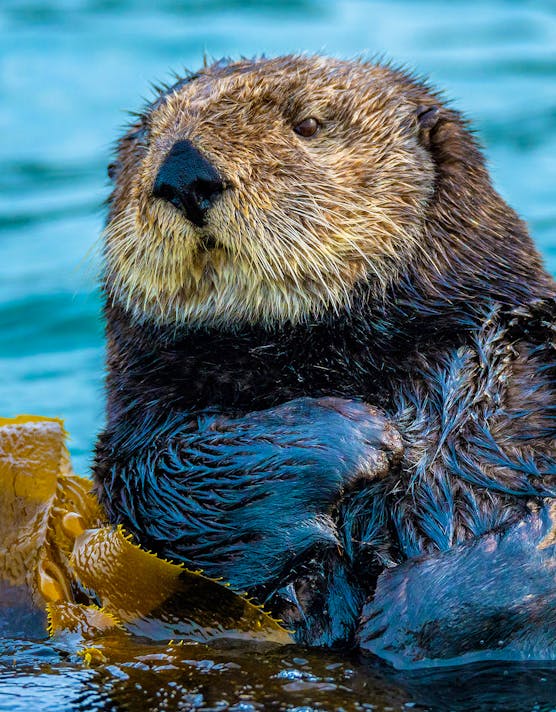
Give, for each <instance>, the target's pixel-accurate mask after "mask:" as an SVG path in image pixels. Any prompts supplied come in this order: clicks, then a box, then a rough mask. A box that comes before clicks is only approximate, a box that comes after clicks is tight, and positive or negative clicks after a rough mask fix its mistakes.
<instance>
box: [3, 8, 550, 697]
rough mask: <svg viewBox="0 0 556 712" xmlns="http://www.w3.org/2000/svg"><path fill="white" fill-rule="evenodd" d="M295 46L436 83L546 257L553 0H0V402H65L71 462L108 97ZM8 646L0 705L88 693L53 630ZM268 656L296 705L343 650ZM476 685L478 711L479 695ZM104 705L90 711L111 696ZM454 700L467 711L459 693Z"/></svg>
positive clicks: (83, 424) (536, 687) (385, 693)
mask: <svg viewBox="0 0 556 712" xmlns="http://www.w3.org/2000/svg"><path fill="white" fill-rule="evenodd" d="M298 50H307V51H324V52H327V53H330V54H335V55H340V56H344V57H351V56H354V55H357V54H360V53H362V52H365V53H367V54H371V55H372V54H376V53H378V54H383V55H385V56H386V57H389V58H393V59H394V60H396V61H397V62H400V63H404V64H407V65H408V66H411V67H413V68H415V69H416V70H417V71H418V72H420V73H424V74H427V75H429V76H430V77H431V78H432V79H433V81H434V83H435V84H437V85H438V86H441V87H443V88H444V89H445V90H446V92H447V95H448V96H449V97H451V98H452V99H453V101H454V103H455V105H456V106H457V107H458V108H461V109H463V110H464V111H465V112H466V113H467V114H468V116H469V117H471V118H472V119H473V121H474V123H475V125H476V128H477V131H478V134H479V136H480V138H481V139H482V141H483V143H484V144H485V146H486V153H487V156H488V159H489V162H490V165H491V170H492V174H493V176H494V179H495V182H496V184H497V186H498V188H499V190H500V191H501V192H502V194H503V195H504V196H505V197H506V198H507V199H508V200H509V202H510V203H511V204H512V205H513V206H514V207H515V208H516V209H517V210H518V212H519V213H520V214H521V215H522V216H523V217H524V218H525V219H526V220H527V221H528V222H529V224H530V227H531V230H532V233H533V235H534V237H535V239H536V241H537V243H538V245H539V246H540V248H541V250H542V252H543V254H544V256H545V259H546V261H547V264H548V265H549V267H550V269H551V270H552V272H553V273H555V272H556V6H555V4H554V2H551V1H549V0H546V1H545V2H543V1H542V0H535V1H534V2H526V1H523V2H518V1H517V0H516V1H512V0H505V1H503V0H492V1H491V2H479V1H478V0H465V1H464V0H451V2H447V1H446V0H444V1H440V0H435V1H433V0H430V1H428V2H427V1H424V0H392V1H390V2H363V1H360V0H344V1H340V2H316V0H315V1H313V0H285V1H284V2H271V1H270V0H267V1H266V2H265V1H259V2H257V1H255V0H235V1H230V2H218V1H217V0H207V1H206V2H203V1H202V0H198V1H196V2H195V1H191V0H190V1H188V2H177V1H175V0H159V1H158V2H154V1H153V2H149V1H148V0H136V1H135V2H133V1H132V0H52V1H51V2H46V1H44V0H43V1H41V0H0V137H1V138H0V167H1V170H0V414H2V415H14V414H17V413H20V412H31V413H40V414H44V415H57V416H61V417H63V418H65V419H66V423H67V427H68V429H69V431H70V433H71V435H72V441H71V450H72V454H73V456H74V460H75V464H76V468H77V470H78V471H80V472H83V473H86V472H87V468H88V465H89V462H90V456H91V448H92V443H93V441H94V437H95V434H96V432H97V431H98V429H99V427H100V425H101V422H102V411H103V393H102V376H103V342H102V320H101V313H100V310H101V304H100V298H99V294H98V291H97V289H96V280H97V274H98V270H99V264H98V257H97V254H98V252H97V249H96V247H95V245H96V241H97V239H98V235H99V232H100V230H101V226H102V221H103V209H102V202H103V200H104V199H105V198H106V195H107V181H106V180H105V166H106V164H107V163H108V160H109V155H110V146H111V143H112V142H113V140H114V139H115V138H116V136H117V135H118V132H119V130H120V127H121V126H122V124H124V123H125V121H126V114H125V110H128V109H137V108H139V107H140V106H141V103H142V100H141V98H142V97H148V96H149V95H150V89H149V83H150V82H151V81H156V80H160V79H167V78H169V77H170V72H171V70H176V71H178V72H179V70H180V69H181V68H182V67H183V66H188V67H190V68H195V67H197V66H198V65H199V64H201V63H202V60H203V54H204V53H206V54H207V55H208V56H209V57H212V56H214V57H220V56H222V55H232V56H238V55H240V54H244V55H253V54H259V53H263V52H264V53H267V54H270V55H272V54H278V53H284V52H287V51H298ZM22 645H23V644H22ZM22 645H20V646H19V647H18V646H15V648H14V650H13V651H11V648H10V650H8V649H6V648H5V647H4V648H3V649H2V652H3V653H4V656H6V655H12V656H13V657H14V658H17V660H22V661H23V662H22V663H21V665H22V667H21V668H18V669H19V670H20V673H18V675H19V677H18V676H16V677H14V679H13V684H11V686H10V685H7V683H6V681H5V680H6V678H4V683H2V682H0V709H19V708H21V709H39V708H46V707H45V706H43V702H44V700H48V701H49V704H51V705H52V707H51V708H52V709H69V708H73V707H74V706H76V705H77V706H79V705H83V706H84V708H85V706H86V705H85V702H86V703H87V704H93V703H92V702H91V700H92V699H93V698H92V697H88V696H86V699H85V698H83V691H82V690H81V685H82V682H83V680H85V681H86V680H88V679H90V678H92V676H93V674H92V673H90V672H88V671H83V670H81V669H80V668H79V667H75V668H74V667H72V666H71V665H70V664H69V663H68V665H69V667H68V668H67V669H66V668H65V667H64V665H65V663H64V662H63V661H64V660H65V658H64V654H63V651H62V652H60V651H59V650H58V649H57V648H55V647H54V646H44V647H43V648H41V650H40V651H39V660H42V663H40V664H39V663H37V662H36V659H35V658H34V657H33V650H34V648H30V650H31V652H27V648H25V645H23V647H22ZM10 651H11V652H10ZM34 654H35V655H36V650H35V653H34ZM26 656H27V657H26ZM40 656H42V658H41V657H40ZM280 660H282V659H281V658H280ZM280 660H278V659H276V669H274V668H272V665H271V668H272V675H277V674H278V673H279V672H280V671H281V672H284V671H286V672H287V670H289V669H290V668H291V667H292V665H293V667H294V668H295V669H299V670H302V673H303V674H302V673H300V675H301V678H295V675H294V676H293V678H291V679H290V678H288V679H290V682H288V683H287V684H289V685H291V684H294V683H293V682H291V680H292V679H296V680H297V681H298V682H297V683H295V684H298V685H299V686H300V689H301V690H302V692H301V693H299V695H298V694H297V693H295V694H293V693H292V694H291V695H290V697H287V695H286V692H284V693H283V694H284V695H286V697H287V699H291V704H292V705H293V706H295V705H296V704H302V702H299V701H298V700H303V699H305V697H307V699H309V701H310V703H311V704H317V703H319V699H321V698H319V697H318V694H317V693H316V692H315V691H314V690H315V688H314V685H313V688H311V687H310V685H309V687H307V686H306V688H303V685H302V682H299V679H301V680H305V681H306V680H307V679H309V678H308V677H307V676H310V675H311V674H313V676H316V679H317V680H318V681H320V682H319V684H321V683H322V684H324V685H336V687H338V686H340V688H341V686H342V685H344V687H345V685H346V679H348V678H349V677H350V674H351V673H347V672H346V669H348V668H349V666H347V665H346V664H345V663H344V662H342V663H338V665H339V666H340V667H339V668H333V669H334V670H336V672H330V671H329V672H326V671H325V670H324V668H322V665H321V663H320V662H319V661H317V660H314V661H313V662H312V663H307V665H308V666H309V667H311V665H313V667H318V668H319V672H318V673H317V672H315V671H312V672H307V674H306V675H305V673H304V672H303V665H301V664H297V666H296V664H294V663H291V661H289V662H287V664H286V663H281V662H280ZM72 664H73V663H72ZM330 664H336V663H330ZM41 665H42V666H43V667H41ZM288 665H289V666H290V667H288ZM37 666H38V667H37ZM44 666H46V668H47V670H46V668H44ZM52 666H53V667H52ZM60 666H61V667H60ZM319 666H320V667H319ZM51 667H52V669H51ZM321 668H322V670H321ZM195 669H197V668H195ZM37 670H40V671H41V672H42V673H43V674H42V675H40V676H39V677H40V681H39V678H36V677H35V675H36V672H37ZM68 670H69V671H70V672H68V674H67V675H66V672H67V671H68ZM338 670H339V671H340V672H338ZM277 671H278V672H277ZM120 672H121V670H120ZM352 673H353V670H352ZM14 674H15V673H14ZM126 674H127V673H126ZM268 674H269V675H271V672H269V673H268ZM353 674H354V675H355V678H354V679H355V680H356V681H357V686H358V687H357V689H363V688H365V689H367V691H368V690H369V685H371V683H369V679H371V678H368V677H365V675H366V674H367V673H363V672H361V670H360V669H358V672H357V674H355V673H353ZM303 675H305V677H303ZM327 675H328V677H327ZM237 676H239V673H237ZM263 677H264V675H263ZM286 677H287V675H286ZM213 678H214V680H213V679H212V678H210V679H211V684H213V685H218V683H217V682H215V680H217V679H219V678H218V677H217V676H215V675H213ZM114 679H116V678H114ZM207 679H208V678H207ZM238 679H239V677H238ZM273 679H274V678H273ZM276 679H280V678H276ZM327 679H328V680H329V682H326V680H327ZM330 679H331V680H332V682H330ZM381 679H382V678H381ZM516 679H517V678H516ZM543 679H544V680H545V682H546V676H543V675H541V674H540V673H539V675H535V674H534V673H529V672H528V673H527V675H526V676H525V678H523V677H519V680H525V682H523V684H524V685H525V687H524V690H525V693H524V695H525V696H524V698H523V699H529V698H528V697H527V695H530V699H531V704H530V706H531V708H532V707H533V705H534V704H535V702H534V700H536V699H537V697H538V696H539V695H541V696H542V695H544V694H545V692H543V690H544V691H546V689H547V688H546V684H545V686H544V688H543V684H544V683H542V680H543ZM95 680H97V682H96V683H95V684H100V683H98V679H97V678H95ZM365 680H367V682H365ZM373 680H374V682H373ZM323 681H324V682H323ZM101 682H102V680H101ZM112 682H113V681H112ZM313 682H314V681H313ZM371 682H372V685H374V686H375V687H374V688H373V689H374V690H375V692H373V693H372V694H373V695H375V696H374V697H373V699H374V700H375V703H376V705H377V706H376V707H375V709H383V706H382V705H386V706H387V705H388V704H389V703H390V704H391V705H392V708H393V709H399V708H402V707H403V705H404V704H406V703H409V704H413V702H412V700H415V699H416V697H415V694H414V692H413V690H414V688H413V687H410V691H409V692H407V689H406V688H404V690H405V691H404V692H400V689H399V687H397V686H396V685H397V684H398V683H395V684H394V683H392V682H388V684H387V685H386V683H384V685H386V686H385V687H384V688H382V687H380V685H382V684H383V683H379V682H377V681H376V679H375V678H372V679H371ZM114 684H115V683H114ZM122 684H123V683H122ZM153 684H154V683H153ZM234 684H235V683H234ZM276 684H277V683H276ZM307 684H308V683H307ZM311 684H313V683H311ZM314 684H316V683H314ZM238 685H239V682H238ZM284 685H286V683H285V682H284ZM527 685H529V687H528V686H527ZM365 686H367V687H365ZM101 687H102V685H101ZM282 687H283V686H282ZM74 688H75V689H77V690H78V692H79V690H81V692H80V693H79V694H81V695H82V697H81V698H79V699H81V702H79V700H78V697H79V695H78V697H75V699H74V696H72V695H74ZM231 689H235V688H234V687H233V684H232V688H231ZM238 689H239V688H238ZM273 689H274V688H273ZM280 689H282V688H280ZM290 689H291V688H290ZM311 689H312V690H313V692H311ZM520 689H521V688H520ZM550 689H551V690H552V689H554V687H552V688H550ZM41 690H42V692H41ZM303 690H305V691H303ZM376 690H379V692H380V695H378V693H377V692H376ZM528 690H530V692H528ZM64 694H65V695H66V696H65V697H64V696H63V695H64ZM75 694H78V693H77V692H76V693H75ZM91 694H92V693H91ZM246 694H247V693H246ZM288 694H289V693H288ZM319 694H320V693H319ZM335 694H336V693H335ZM338 694H339V693H338ZM361 694H362V693H361ZM369 694H370V693H369ZM60 695H62V697H60ZM238 695H239V692H238ZM303 695H305V697H303ZM346 695H347V693H346ZM348 697H349V696H348ZM348 697H346V699H348ZM417 697H418V696H417ZM495 697H496V699H499V698H500V694H499V693H497V694H496V695H495ZM83 699H85V702H83ZM95 699H96V698H95ZM98 699H100V698H98ZM103 699H104V698H103ZM122 699H123V698H122ZM133 699H134V698H133V697H129V696H128V697H126V698H125V700H127V701H124V702H121V704H122V708H124V709H133V704H135V703H137V704H139V702H138V699H139V698H137V699H136V700H135V703H134V702H133ZM246 699H247V698H246ZM261 699H262V698H261ZM323 699H324V698H323ZM339 699H341V695H339V697H338V695H337V694H336V697H334V700H335V702H334V703H332V702H331V703H330V704H331V705H332V707H326V704H328V703H326V702H324V703H323V704H324V705H325V708H334V706H336V707H337V706H338V705H339V704H340V702H338V701H337V700H339ZM481 699H482V698H481ZM488 699H490V703H489V706H486V707H484V709H493V708H494V707H493V704H494V702H493V701H492V699H491V698H488ZM516 699H517V698H516ZM520 699H521V698H520ZM542 699H543V700H545V702H544V703H543V704H546V705H548V706H543V707H542V709H549V708H550V704H549V702H547V701H546V700H550V699H552V701H556V694H555V695H554V696H553V697H552V696H551V695H550V694H549V695H548V697H542ZM57 700H58V702H57ZM60 700H61V701H60ZM76 700H77V702H76ZM130 700H131V702H130ZM238 700H240V697H238ZM349 700H351V702H349ZM349 700H348V702H346V703H345V708H346V709H351V708H352V707H350V705H351V704H352V702H353V699H352V697H349ZM381 700H382V701H381ZM182 701H183V700H182ZM78 702H79V705H78ZM95 704H96V705H97V706H98V707H99V708H100V702H98V701H97V702H95ZM102 704H104V702H103V703H102ZM106 704H107V705H108V706H107V707H103V709H104V708H106V709H111V707H110V706H109V703H108V702H107V703H106ZM110 704H112V703H111V702H110ZM142 704H147V703H146V702H143V703H142ZM152 704H154V703H152ZM168 704H170V703H168ZM187 704H189V703H187ZM191 704H193V703H191ZM245 704H247V702H246V703H245ZM249 704H251V703H249ZM284 704H285V703H284ZM303 704H305V703H303ZM307 704H309V702H307ZM353 704H355V702H353ZM423 704H425V703H423ZM427 704H428V703H427ZM430 704H432V703H430ZM435 704H438V700H437V701H436V703H435ZM458 704H459V703H458ZM461 704H463V703H461ZM508 704H509V703H508V701H507V700H506V703H505V706H502V707H500V709H509V708H510V707H509V706H508ZM520 704H525V703H523V700H522V703H520ZM57 705H58V706H57ZM149 705H150V706H151V703H149ZM184 705H185V702H184ZM317 706H318V704H317ZM168 708H169V709H170V708H172V707H171V706H170V707H168ZM188 708H190V707H187V705H186V706H185V707H184V709H188ZM353 708H354V709H355V707H353ZM423 708H425V707H421V709H423ZM426 708H427V709H428V708H429V707H426ZM430 708H431V709H432V708H433V707H430ZM442 708H443V707H442V705H441V706H440V707H439V709H442ZM444 708H445V707H444ZM459 708H461V709H463V708H464V707H458V709H459ZM524 708H525V707H523V706H520V707H517V708H516V709H524ZM527 708H528V707H527ZM161 709H162V707H161ZM237 709H239V708H237ZM242 709H251V708H250V707H243V708H242ZM253 709H255V708H253ZM298 709H309V708H307V707H298ZM359 709H364V707H359ZM469 709H478V706H477V704H476V701H475V706H474V707H469ZM537 709H541V707H537Z"/></svg>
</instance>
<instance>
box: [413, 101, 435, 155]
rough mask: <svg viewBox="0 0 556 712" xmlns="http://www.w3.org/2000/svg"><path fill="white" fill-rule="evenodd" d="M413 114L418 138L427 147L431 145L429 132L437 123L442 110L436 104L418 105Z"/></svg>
mask: <svg viewBox="0 0 556 712" xmlns="http://www.w3.org/2000/svg"><path fill="white" fill-rule="evenodd" d="M415 116H416V118H417V127H418V129H419V139H420V141H421V143H422V144H423V146H426V147H427V148H429V147H430V145H431V132H432V131H433V130H434V128H435V127H436V125H437V124H438V122H439V120H440V118H441V116H442V112H441V110H440V108H439V107H438V106H418V107H417V110H416V111H415Z"/></svg>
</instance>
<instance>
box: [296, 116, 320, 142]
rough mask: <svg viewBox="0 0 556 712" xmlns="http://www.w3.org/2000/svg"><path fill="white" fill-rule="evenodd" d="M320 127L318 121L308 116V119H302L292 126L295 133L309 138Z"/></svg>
mask: <svg viewBox="0 0 556 712" xmlns="http://www.w3.org/2000/svg"><path fill="white" fill-rule="evenodd" d="M319 129H320V124H319V122H318V121H317V120H316V119H314V118H313V117H312V116H310V117H309V118H308V119H303V121H300V122H299V123H298V124H296V125H295V126H294V127H293V130H294V131H295V133H296V134H299V135H300V136H303V138H310V137H311V136H314V135H315V134H316V133H317V132H318V130H319Z"/></svg>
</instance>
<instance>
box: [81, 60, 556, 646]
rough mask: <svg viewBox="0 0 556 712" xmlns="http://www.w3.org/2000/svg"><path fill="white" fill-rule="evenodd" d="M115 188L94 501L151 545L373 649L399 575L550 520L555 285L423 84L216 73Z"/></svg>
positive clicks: (151, 126) (335, 66)
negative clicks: (387, 581) (375, 628)
mask: <svg viewBox="0 0 556 712" xmlns="http://www.w3.org/2000/svg"><path fill="white" fill-rule="evenodd" d="M109 174H110V176H111V178H112V180H113V181H114V188H113V192H112V194H111V197H110V200H109V215H108V221H107V226H106V231H105V242H104V281H103V287H104V293H105V296H106V307H105V314H106V324H107V326H106V330H107V341H108V359H107V369H108V375H107V421H106V426H105V429H104V431H103V432H102V434H101V435H100V437H99V440H98V444H97V449H96V459H95V465H94V477H95V482H96V488H97V491H98V493H99V496H100V498H101V501H102V503H103V504H104V506H105V508H106V511H107V512H108V515H109V516H110V517H111V519H112V520H113V521H114V522H118V523H122V524H123V525H124V526H125V528H126V529H127V530H128V531H130V532H132V533H133V535H134V536H135V538H136V540H137V541H138V542H140V543H141V544H143V545H145V546H147V547H149V548H151V549H152V550H154V551H156V552H158V553H160V554H162V555H164V556H166V557H169V558H172V559H175V560H179V561H183V562H185V564H186V565H188V566H192V567H195V568H202V569H203V570H204V571H205V572H206V573H207V574H209V575H211V576H222V577H223V578H224V579H225V580H226V581H229V582H230V583H231V585H232V586H234V587H235V588H237V589H239V590H247V591H249V593H250V594H251V595H254V596H255V597H256V598H258V599H259V600H260V601H263V602H265V603H266V604H267V605H268V606H269V607H271V608H272V609H273V610H275V611H279V612H280V613H281V614H282V616H283V617H284V618H285V620H286V621H287V623H288V624H289V625H290V626H291V627H293V628H295V631H296V637H297V639H298V640H299V641H302V642H305V643H311V644H315V645H332V644H345V645H350V644H354V642H355V641H359V642H360V644H361V645H362V647H367V648H369V649H372V643H371V642H370V641H371V640H372V638H373V636H370V635H367V634H366V632H365V629H364V628H362V626H363V624H365V625H368V624H369V620H370V619H371V618H372V614H371V613H370V611H369V609H368V606H369V605H371V602H372V601H373V593H374V591H375V586H376V583H377V578H378V577H379V575H381V572H382V571H383V570H385V569H390V568H391V567H394V566H398V567H400V566H403V562H406V561H408V560H411V561H413V562H414V561H419V560H420V559H419V557H423V556H433V557H434V556H436V555H437V554H438V555H440V554H442V552H446V551H449V550H453V549H457V547H459V546H465V545H466V542H474V541H476V540H478V539H480V538H481V537H485V536H492V535H493V533H494V534H496V535H498V534H500V535H502V533H503V532H505V531H506V530H510V529H511V528H512V527H514V526H518V525H519V524H520V523H521V522H522V521H528V518H530V517H532V516H536V515H535V514H534V513H535V511H537V510H538V507H540V506H541V505H542V502H543V501H545V498H551V497H554V496H555V495H556V479H555V476H556V449H555V444H554V436H555V434H556V425H555V423H556V421H555V415H556V411H555V406H556V381H555V374H556V358H555V353H554V332H553V323H554V314H555V311H556V310H555V295H556V287H555V283H554V282H553V280H552V278H551V277H550V276H549V274H548V273H547V272H546V271H545V269H544V267H543V265H542V261H541V258H540V256H539V254H538V252H537V251H536V249H535V247H534V245H533V242H532V240H531V238H530V236H529V234H528V232H527V228H526V226H525V225H524V223H523V222H522V221H521V220H520V219H519V218H518V216H517V215H516V213H515V212H514V211H513V210H512V209H511V208H510V207H508V205H506V203H505V202H504V201H503V200H502V198H501V197H500V196H499V195H498V194H497V192H496V191H495V190H494V188H493V186H492V184H491V181H490V179H489V175H488V172H487V169H486V167H485V162H484V159H483V156H482V154H481V151H480V149H479V147H478V145H477V142H476V140H475V138H474V136H473V134H472V133H471V131H470V129H469V127H468V124H467V121H466V120H465V119H463V118H462V116H461V115H460V114H459V113H458V112H457V111H456V110H454V109H453V108H450V107H449V106H447V105H446V104H445V103H444V102H443V101H442V99H441V96H440V95H439V94H438V93H437V92H435V91H434V90H433V89H431V88H430V87H429V86H428V85H427V84H426V83H425V82H423V81H421V80H420V79H416V78H414V77H412V76H410V75H409V74H407V73H406V72H405V71H401V70H399V69H396V68H394V67H392V66H389V65H382V64H374V63H367V62H363V61H342V60H338V59H330V58H326V57H320V56H286V57H279V58H275V59H266V58H263V59H255V60H241V61H238V62H233V61H221V62H217V63H215V64H213V65H212V66H207V67H204V68H203V69H201V70H200V71H198V72H196V73H194V74H190V75H188V76H186V77H184V78H183V79H180V80H179V81H177V82H176V83H175V84H173V85H172V86H169V87H163V88H161V89H160V90H159V93H158V95H157V97H156V99H155V100H154V101H153V102H152V103H151V104H150V105H149V106H147V107H146V109H145V110H144V111H143V112H142V113H141V114H140V115H139V116H137V119H136V120H135V121H134V123H133V125H132V126H131V128H130V129H129V130H128V131H127V133H126V134H125V135H124V136H123V138H122V139H120V141H119V143H118V146H117V156H116V159H115V161H114V162H113V163H112V164H111V166H110V168H109ZM477 551H479V549H477ZM400 570H402V569H400ZM454 570H455V568H454ZM448 578H449V577H448ZM445 580H446V578H445ZM437 588H438V587H437ZM366 602H367V603H366ZM365 606H367V608H364V607H365ZM377 635H378V634H376V635H375V636H374V637H375V638H376V637H377ZM365 641H366V642H365Z"/></svg>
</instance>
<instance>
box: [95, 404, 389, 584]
mask: <svg viewBox="0 0 556 712" xmlns="http://www.w3.org/2000/svg"><path fill="white" fill-rule="evenodd" d="M147 430H148V431H149V432H148V434H146V433H147ZM141 431H142V432H141V434H140V435H138V434H137V432H135V431H134V429H133V428H132V427H127V426H126V425H125V424H122V423H119V424H112V427H109V428H108V429H107V430H106V431H105V432H104V434H103V435H102V437H101V440H100V443H99V446H98V449H97V464H96V468H95V473H96V477H97V483H98V489H99V495H100V498H101V501H102V502H103V504H104V506H105V507H106V509H107V512H108V514H109V516H110V517H111V518H112V520H113V521H114V522H118V523H122V524H123V525H124V526H125V527H126V528H127V529H128V530H129V531H130V532H132V533H133V534H134V535H135V536H136V538H137V540H138V541H139V542H140V543H141V544H143V545H145V546H148V547H150V548H152V549H153V550H154V551H156V552H158V553H160V554H162V555H163V556H166V557H169V558H171V559H174V560H178V561H183V562H184V563H185V564H186V565H188V566H191V567H195V568H201V569H203V570H204V571H205V572H206V573H207V574H209V575H211V576H221V577H223V578H224V579H225V580H226V581H229V582H230V583H231V584H232V585H233V586H234V587H235V588H236V589H241V590H243V589H251V590H253V589H254V588H255V587H260V586H265V585H268V584H269V583H271V584H272V585H271V588H276V587H277V586H279V585H280V584H281V583H284V582H285V581H286V580H287V578H288V576H291V574H292V565H293V564H294V563H295V562H296V560H299V558H300V557H302V556H303V555H304V554H306V553H307V552H308V551H309V550H311V549H312V548H314V547H317V546H320V547H323V548H330V547H333V548H336V547H337V546H338V545H339V538H338V534H337V530H336V525H335V523H334V521H333V520H332V518H331V517H330V516H329V513H330V511H331V508H332V506H333V505H334V504H335V503H336V502H337V501H338V500H339V499H340V498H341V496H342V494H343V493H344V492H345V490H346V489H347V488H349V487H350V486H351V485H353V484H354V483H355V482H356V481H357V480H358V479H360V478H368V479H376V478H380V477H381V476H383V475H385V474H386V473H387V472H388V471H389V469H390V468H391V467H392V465H393V464H394V463H395V462H396V461H397V460H399V458H400V456H401V451H402V445H401V439H400V437H399V435H398V433H397V431H396V430H395V429H394V428H393V427H392V426H391V425H390V423H389V422H388V420H387V419H386V418H385V416H384V415H383V414H381V413H380V412H379V411H377V410H375V409H372V408H370V407H368V406H366V405H365V404H364V403H362V402H359V401H350V400H343V399H339V398H321V399H315V398H300V399H297V400H294V401H290V402H288V403H285V404H283V405H280V406H278V407H275V408H271V409H268V410H265V411H260V412H253V413H249V414H247V415H246V416H244V417H239V418H229V417H226V416H224V415H217V416H215V415H206V414H202V413H201V414H179V415H174V416H171V417H169V418H168V419H167V420H166V421H165V422H164V423H163V424H162V425H160V424H158V425H154V424H153V425H152V427H151V426H149V424H148V423H146V424H145V425H144V426H143V427H142V428H141ZM138 437H139V438H140V445H138V440H137V438H138Z"/></svg>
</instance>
